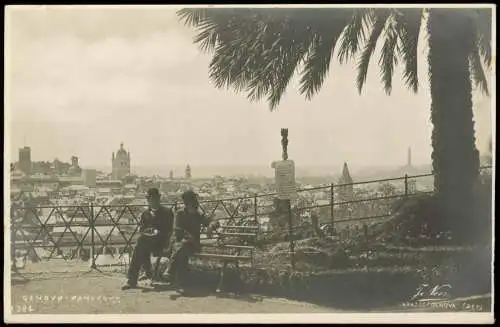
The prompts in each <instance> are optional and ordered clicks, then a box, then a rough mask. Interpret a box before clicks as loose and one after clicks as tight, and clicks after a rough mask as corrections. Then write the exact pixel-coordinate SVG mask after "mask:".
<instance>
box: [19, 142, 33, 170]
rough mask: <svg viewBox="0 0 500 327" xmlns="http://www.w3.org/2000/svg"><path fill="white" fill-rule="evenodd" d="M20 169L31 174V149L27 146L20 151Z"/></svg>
mask: <svg viewBox="0 0 500 327" xmlns="http://www.w3.org/2000/svg"><path fill="white" fill-rule="evenodd" d="M19 169H20V170H21V171H22V172H23V173H25V174H27V175H28V174H30V173H31V148H30V147H28V146H25V147H23V148H21V149H19Z"/></svg>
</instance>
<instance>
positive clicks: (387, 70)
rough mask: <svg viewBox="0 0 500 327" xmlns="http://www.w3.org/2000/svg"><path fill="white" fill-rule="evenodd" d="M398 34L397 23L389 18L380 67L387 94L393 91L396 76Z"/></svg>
mask: <svg viewBox="0 0 500 327" xmlns="http://www.w3.org/2000/svg"><path fill="white" fill-rule="evenodd" d="M397 46H398V34H397V26H396V21H395V20H394V19H391V18H389V22H388V25H387V27H386V29H385V42H384V46H383V47H382V53H381V56H380V60H379V67H380V71H381V75H382V83H383V84H384V90H385V92H386V93H387V94H391V91H392V77H393V75H394V67H395V66H396V65H397V56H396V51H397Z"/></svg>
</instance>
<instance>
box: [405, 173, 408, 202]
mask: <svg viewBox="0 0 500 327" xmlns="http://www.w3.org/2000/svg"><path fill="white" fill-rule="evenodd" d="M405 198H408V174H405Z"/></svg>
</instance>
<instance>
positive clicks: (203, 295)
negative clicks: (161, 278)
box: [11, 260, 491, 314]
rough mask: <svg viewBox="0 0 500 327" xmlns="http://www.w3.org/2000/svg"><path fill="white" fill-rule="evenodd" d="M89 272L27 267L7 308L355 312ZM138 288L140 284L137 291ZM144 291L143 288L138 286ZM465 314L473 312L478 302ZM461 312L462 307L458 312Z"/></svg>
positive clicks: (56, 263)
mask: <svg viewBox="0 0 500 327" xmlns="http://www.w3.org/2000/svg"><path fill="white" fill-rule="evenodd" d="M100 269H102V270H100V271H96V270H91V269H90V268H89V267H88V263H86V262H81V261H66V262H65V261H64V260H50V261H44V262H40V263H36V264H28V265H27V266H26V267H25V268H24V269H22V270H21V275H15V274H14V275H12V289H11V301H12V302H11V304H12V310H13V312H14V313H24V314H29V313H31V314H123V313H127V314H217V313H245V314H254V313H261V314H262V313H273V314H280V313H281V314H284V313H295V314H299V313H350V312H359V311H355V310H345V309H339V308H333V307H326V306H320V305H314V304H310V303H305V302H297V301H291V300H287V299H283V298H271V297H264V296H259V295H239V296H238V295H222V296H215V295H213V294H210V293H209V292H204V291H199V292H197V294H187V295H186V296H179V295H178V294H177V293H175V292H174V291H170V290H162V291H157V292H154V291H149V292H148V291H144V290H143V289H133V290H127V291H121V290H120V286H121V285H122V283H123V282H124V271H123V270H124V268H123V267H106V268H105V267H101V268H100ZM141 285H142V284H140V286H141ZM142 286H145V285H142ZM486 298H488V299H489V302H488V299H487V300H486V302H485V301H484V297H481V298H480V299H479V302H477V301H476V300H475V301H472V302H471V301H468V303H479V304H478V306H477V307H470V308H468V310H466V311H479V305H483V306H485V308H486V310H484V308H483V311H487V310H488V309H489V306H488V305H486V304H481V303H491V297H490V296H489V297H488V296H486ZM463 309H464V308H462V310H463ZM450 310H451V308H450V307H449V306H448V307H446V306H441V307H434V308H429V307H426V308H423V307H415V306H414V307H403V306H399V307H390V308H381V309H377V310H372V311H371V312H374V313H376V312H381V313H383V312H423V311H426V312H429V311H432V312H443V311H450Z"/></svg>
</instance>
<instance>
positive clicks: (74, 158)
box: [71, 156, 78, 167]
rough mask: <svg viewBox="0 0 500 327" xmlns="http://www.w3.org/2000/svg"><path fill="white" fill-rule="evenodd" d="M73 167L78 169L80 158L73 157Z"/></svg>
mask: <svg viewBox="0 0 500 327" xmlns="http://www.w3.org/2000/svg"><path fill="white" fill-rule="evenodd" d="M71 166H73V167H78V157H75V156H72V157H71Z"/></svg>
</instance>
